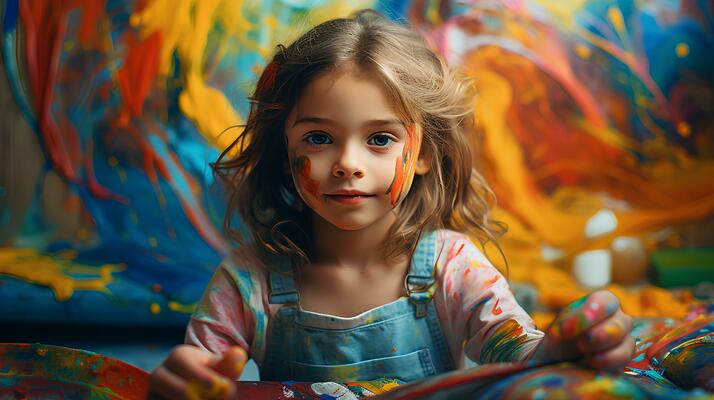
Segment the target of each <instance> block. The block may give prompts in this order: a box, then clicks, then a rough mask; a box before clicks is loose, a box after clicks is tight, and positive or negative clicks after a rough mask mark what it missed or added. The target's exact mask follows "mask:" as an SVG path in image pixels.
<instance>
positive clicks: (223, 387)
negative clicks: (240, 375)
mask: <svg viewBox="0 0 714 400" xmlns="http://www.w3.org/2000/svg"><path fill="white" fill-rule="evenodd" d="M235 392H236V387H235V382H233V381H232V380H231V379H228V378H226V377H225V376H222V375H220V374H218V373H214V375H213V377H212V379H211V385H210V386H208V387H206V385H204V384H203V383H202V382H199V381H196V380H189V381H188V383H186V397H188V398H189V399H190V400H229V399H231V398H233V397H234V394H235Z"/></svg>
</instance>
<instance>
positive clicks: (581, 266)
mask: <svg viewBox="0 0 714 400" xmlns="http://www.w3.org/2000/svg"><path fill="white" fill-rule="evenodd" d="M616 228H617V217H616V216H615V213H613V212H612V211H611V210H608V209H603V210H600V211H598V212H597V213H595V214H594V215H593V216H592V217H590V219H589V220H588V221H587V223H586V224H585V232H584V236H585V239H586V240H593V239H596V238H598V237H602V236H604V235H607V234H609V233H611V232H613V231H615V229H616ZM611 274H612V255H611V254H610V250H609V249H607V248H596V249H590V250H587V251H583V252H582V253H579V254H576V255H575V257H574V258H573V275H575V279H576V280H577V281H578V283H580V285H582V286H583V287H585V288H587V289H597V288H601V287H603V286H607V285H608V284H609V283H610V280H611Z"/></svg>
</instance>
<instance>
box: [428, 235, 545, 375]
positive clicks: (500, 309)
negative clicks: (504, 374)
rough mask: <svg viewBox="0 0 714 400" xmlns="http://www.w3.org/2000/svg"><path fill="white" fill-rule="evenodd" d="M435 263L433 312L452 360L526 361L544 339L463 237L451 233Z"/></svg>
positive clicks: (497, 275)
mask: <svg viewBox="0 0 714 400" xmlns="http://www.w3.org/2000/svg"><path fill="white" fill-rule="evenodd" d="M443 244H444V248H443V251H442V255H441V257H440V262H439V265H440V267H439V270H438V277H439V279H440V284H441V287H440V290H439V292H437V293H436V294H435V295H436V296H437V307H439V306H440V307H439V308H440V310H439V311H440V314H441V315H440V318H441V320H442V326H444V328H445V329H444V330H445V334H446V336H447V339H448V340H449V342H450V345H451V348H452V354H455V355H456V354H457V352H460V351H461V349H462V347H461V345H462V343H464V344H465V345H464V347H463V351H464V353H465V354H466V356H468V357H469V358H470V359H472V360H474V361H476V362H478V363H481V364H485V363H493V362H511V361H520V360H525V359H527V358H528V357H529V356H530V355H531V353H532V352H533V351H534V350H535V348H536V346H537V345H538V343H539V342H540V340H541V339H542V338H543V332H541V331H539V330H538V329H536V327H535V324H534V323H533V320H532V319H531V318H530V316H529V315H528V314H527V313H526V312H525V311H524V310H523V308H521V306H520V305H518V303H517V302H516V300H515V298H514V296H513V293H512V292H511V290H510V288H509V286H508V282H507V281H506V279H505V278H504V277H503V276H502V275H501V274H500V273H499V272H498V270H496V268H495V267H494V266H493V265H492V264H491V263H490V262H489V261H488V259H486V257H485V256H484V255H483V254H482V253H481V252H480V251H479V249H478V248H477V247H476V245H475V244H474V243H473V242H471V240H470V239H468V237H466V236H465V235H457V234H455V233H451V238H449V237H447V238H446V240H445V241H444V243H443Z"/></svg>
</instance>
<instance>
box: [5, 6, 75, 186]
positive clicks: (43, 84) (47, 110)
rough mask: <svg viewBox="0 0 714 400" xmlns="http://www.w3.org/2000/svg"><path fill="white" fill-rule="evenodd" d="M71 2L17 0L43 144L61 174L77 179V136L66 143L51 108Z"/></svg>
mask: <svg viewBox="0 0 714 400" xmlns="http://www.w3.org/2000/svg"><path fill="white" fill-rule="evenodd" d="M72 3H73V2H67V3H56V2H53V1H51V0H33V1H29V0H26V1H20V3H19V8H20V10H19V12H20V18H21V19H22V22H23V24H24V27H25V58H26V61H27V72H28V78H29V81H30V90H31V92H32V96H31V98H32V101H33V103H34V104H33V105H34V107H35V112H36V113H37V121H38V125H39V130H40V132H39V133H40V135H41V137H42V139H43V141H44V142H45V144H46V146H45V147H46V149H47V152H48V155H49V158H50V162H52V164H53V165H54V166H55V168H56V169H57V171H58V172H59V173H60V175H62V176H63V177H65V178H66V179H68V180H70V181H76V180H77V172H76V170H75V166H74V165H73V164H72V162H71V159H70V157H69V153H72V152H79V151H78V150H75V149H72V148H71V146H73V145H74V146H76V145H77V143H78V140H77V138H71V139H70V142H69V143H67V142H66V141H65V140H63V139H64V138H63V136H62V134H61V132H60V130H59V128H58V127H57V124H56V122H55V121H54V119H53V117H52V111H51V104H52V99H53V97H54V84H55V81H56V79H57V65H58V62H59V61H58V60H59V54H60V52H61V44H62V39H63V38H64V35H65V32H66V30H67V18H66V16H67V12H68V10H69V8H70V7H71V6H72V5H73V4H72ZM68 147H70V148H68Z"/></svg>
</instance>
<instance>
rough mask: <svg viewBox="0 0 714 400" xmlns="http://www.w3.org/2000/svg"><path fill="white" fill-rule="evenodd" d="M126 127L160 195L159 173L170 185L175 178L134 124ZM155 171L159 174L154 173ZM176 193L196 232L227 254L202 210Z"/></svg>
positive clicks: (218, 235) (225, 247) (172, 184)
mask: <svg viewBox="0 0 714 400" xmlns="http://www.w3.org/2000/svg"><path fill="white" fill-rule="evenodd" d="M156 127H157V126H153V128H156ZM126 129H127V131H128V132H129V134H130V135H131V136H132V138H134V140H135V141H136V143H138V144H139V148H140V149H141V152H142V153H143V156H144V173H145V174H146V176H147V177H148V178H149V181H150V182H151V184H152V186H153V187H154V190H155V192H156V193H157V196H160V194H161V191H160V190H159V177H158V175H159V174H160V175H161V177H162V178H164V179H165V180H166V181H167V182H169V184H171V186H172V187H177V185H176V180H175V179H174V178H173V176H171V174H169V168H168V166H167V165H166V163H167V160H164V159H162V158H161V157H159V156H158V155H157V154H156V152H155V151H154V149H153V148H152V147H151V145H150V144H149V143H148V142H147V141H146V138H144V136H142V135H141V133H140V132H139V130H138V128H137V127H136V126H135V125H133V124H132V125H128V126H126ZM157 133H158V134H160V133H161V132H157ZM157 171H158V173H159V174H157V173H156V172H157ZM176 193H177V197H178V199H179V203H180V204H181V209H182V210H183V211H184V213H186V218H188V220H189V222H190V223H191V224H192V225H193V226H194V228H196V231H197V232H198V234H199V235H200V236H201V237H202V238H203V239H204V240H206V242H207V243H208V244H209V246H211V247H213V248H214V249H216V250H217V251H218V252H220V253H221V254H227V252H228V247H227V245H226V243H225V241H224V240H223V239H222V237H221V235H220V234H219V233H218V232H216V230H215V229H214V228H213V224H211V222H210V219H209V218H208V216H206V214H205V213H204V212H203V211H202V210H200V209H195V208H194V207H192V206H191V203H190V202H189V201H188V200H187V199H186V196H185V195H184V194H182V193H181V192H180V191H176ZM161 201H162V198H161V197H159V202H161Z"/></svg>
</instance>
